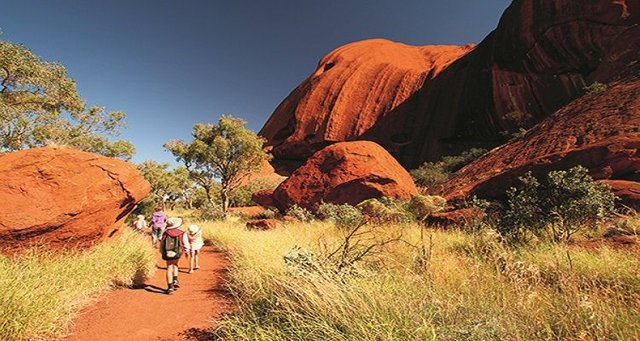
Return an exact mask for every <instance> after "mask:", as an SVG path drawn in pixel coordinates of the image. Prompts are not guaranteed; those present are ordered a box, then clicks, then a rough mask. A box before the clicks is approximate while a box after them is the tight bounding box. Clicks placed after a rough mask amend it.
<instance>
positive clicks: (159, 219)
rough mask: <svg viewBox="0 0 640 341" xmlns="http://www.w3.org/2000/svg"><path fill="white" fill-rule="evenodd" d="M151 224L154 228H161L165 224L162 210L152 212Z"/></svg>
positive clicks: (165, 218) (165, 219)
mask: <svg viewBox="0 0 640 341" xmlns="http://www.w3.org/2000/svg"><path fill="white" fill-rule="evenodd" d="M151 226H153V228H154V229H162V228H164V227H165V226H167V215H166V214H165V213H164V212H153V216H152V217H151Z"/></svg>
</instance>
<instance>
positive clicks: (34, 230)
mask: <svg viewBox="0 0 640 341" xmlns="http://www.w3.org/2000/svg"><path fill="white" fill-rule="evenodd" d="M149 190H150V185H149V183H148V182H147V181H146V180H145V179H144V178H143V177H142V175H141V174H140V173H139V172H138V170H137V169H136V167H135V166H133V165H131V164H129V163H126V162H124V161H120V160H116V159H111V158H106V157H102V156H98V155H95V154H91V153H86V152H81V151H76V150H72V149H66V148H50V147H47V148H35V149H30V150H25V151H19V152H14V153H6V154H0V202H2V205H0V240H1V241H2V243H1V244H2V245H3V246H4V247H3V248H5V249H7V248H11V249H15V248H22V247H28V246H30V245H33V244H36V243H41V242H44V243H46V244H48V245H51V246H54V247H56V246H63V245H72V246H88V245H91V244H93V243H96V242H100V241H103V240H105V239H107V238H109V237H111V236H113V235H114V234H116V232H117V231H118V230H120V229H121V228H122V226H123V222H124V219H125V217H126V216H127V215H128V214H129V212H131V210H133V208H134V207H135V205H136V204H137V203H138V202H139V201H140V200H142V199H143V198H144V197H146V196H147V194H148V193H149Z"/></svg>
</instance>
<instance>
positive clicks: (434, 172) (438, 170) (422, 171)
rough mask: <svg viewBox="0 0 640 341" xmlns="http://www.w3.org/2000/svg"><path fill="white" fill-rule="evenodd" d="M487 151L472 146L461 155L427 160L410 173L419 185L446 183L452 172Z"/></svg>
mask: <svg viewBox="0 0 640 341" xmlns="http://www.w3.org/2000/svg"><path fill="white" fill-rule="evenodd" d="M486 152H487V150H486V149H483V148H471V149H469V150H466V151H464V152H462V153H461V154H460V155H450V156H444V157H443V158H442V160H440V161H438V162H425V163H423V164H422V165H421V166H420V167H418V168H417V169H414V170H412V171H411V172H410V173H411V176H412V177H413V181H415V183H416V184H417V185H418V186H423V187H431V186H434V185H437V184H441V183H444V182H445V181H447V180H448V179H449V176H450V175H451V173H454V172H456V171H458V170H459V169H460V168H462V167H464V166H466V165H468V164H469V163H471V162H473V161H474V160H476V159H477V158H479V157H480V156H482V155H484V154H485V153H486Z"/></svg>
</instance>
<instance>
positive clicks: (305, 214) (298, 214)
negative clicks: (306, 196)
mask: <svg viewBox="0 0 640 341" xmlns="http://www.w3.org/2000/svg"><path fill="white" fill-rule="evenodd" d="M285 214H286V215H288V216H291V217H294V218H296V219H298V220H299V221H301V222H305V223H308V222H311V221H313V218H314V217H313V213H311V211H309V210H308V209H306V208H304V207H300V206H298V205H295V204H294V205H293V206H291V207H289V208H288V209H287V211H286V212H285Z"/></svg>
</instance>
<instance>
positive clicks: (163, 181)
mask: <svg viewBox="0 0 640 341" xmlns="http://www.w3.org/2000/svg"><path fill="white" fill-rule="evenodd" d="M168 168H169V164H168V163H157V162H155V161H144V162H143V163H141V164H139V165H138V169H139V170H140V173H142V175H143V176H144V178H145V179H147V181H149V183H150V184H151V197H152V199H154V200H155V201H156V202H161V203H162V207H163V208H164V207H165V204H166V200H167V199H169V200H171V201H175V200H177V199H178V198H180V197H182V196H183V195H184V193H185V191H187V189H188V188H190V187H192V183H191V181H190V179H189V173H188V171H187V169H186V168H184V167H177V168H175V169H173V170H169V169H168Z"/></svg>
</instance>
